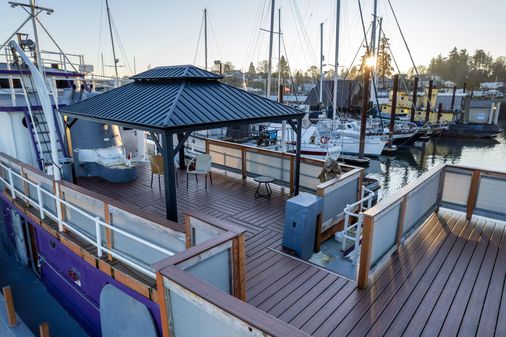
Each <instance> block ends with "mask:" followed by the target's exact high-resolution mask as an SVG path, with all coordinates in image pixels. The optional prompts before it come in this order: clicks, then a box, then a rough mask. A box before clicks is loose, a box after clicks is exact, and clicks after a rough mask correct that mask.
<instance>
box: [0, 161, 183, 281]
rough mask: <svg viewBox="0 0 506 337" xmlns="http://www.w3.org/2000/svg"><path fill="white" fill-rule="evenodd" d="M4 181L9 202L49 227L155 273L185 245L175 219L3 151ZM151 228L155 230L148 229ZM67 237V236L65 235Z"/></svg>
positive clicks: (1, 171) (1, 172)
mask: <svg viewBox="0 0 506 337" xmlns="http://www.w3.org/2000/svg"><path fill="white" fill-rule="evenodd" d="M0 181H1V182H2V183H3V184H4V187H5V188H6V192H7V191H8V195H10V198H11V201H12V202H15V201H16V200H17V199H20V200H22V201H23V203H24V205H23V207H24V208H26V209H27V210H28V209H33V210H35V214H33V213H32V212H27V214H32V215H33V216H37V217H38V219H37V221H38V222H39V224H40V225H41V226H43V227H44V228H45V229H47V230H48V231H52V230H53V229H52V228H50V226H47V225H46V223H47V221H46V220H48V219H50V220H53V221H54V222H55V223H56V224H57V225H58V228H57V230H56V232H54V233H53V234H54V235H59V234H60V233H66V232H67V231H68V232H71V233H72V234H74V235H75V236H76V237H78V238H79V239H80V240H82V241H84V242H86V243H87V244H91V245H93V246H94V247H95V248H96V257H97V258H98V259H100V258H102V256H103V255H107V256H106V258H107V259H108V260H109V261H112V260H113V259H117V260H119V261H121V262H123V263H125V264H126V265H128V266H130V267H132V268H134V269H136V270H137V271H139V272H141V273H143V274H145V275H147V276H149V277H152V278H154V277H155V272H154V271H153V270H151V269H150V268H149V267H150V265H151V264H152V263H154V262H155V261H159V260H160V259H162V258H164V257H166V256H171V255H174V254H175V253H177V252H179V251H181V250H183V249H184V248H185V236H184V233H182V228H181V226H180V225H178V224H176V223H172V222H170V221H167V220H164V219H161V218H157V217H154V216H152V215H150V214H148V213H146V212H143V211H141V210H138V209H136V208H132V207H129V206H126V205H124V204H122V203H119V202H117V201H115V200H112V199H110V198H106V197H104V196H102V195H100V194H97V193H94V192H91V191H88V190H86V189H84V188H82V187H79V186H76V185H73V184H70V183H67V182H64V181H55V180H54V179H53V178H52V177H50V176H48V175H46V174H45V173H43V172H41V171H39V170H37V169H36V168H34V167H32V166H30V165H27V164H24V163H22V162H20V161H18V160H16V159H15V158H12V157H10V156H8V155H5V154H0ZM149 229H152V231H150V230H149ZM61 239H62V240H64V238H61Z"/></svg>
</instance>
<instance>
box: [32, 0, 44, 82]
mask: <svg viewBox="0 0 506 337" xmlns="http://www.w3.org/2000/svg"><path fill="white" fill-rule="evenodd" d="M36 9H37V7H36V5H35V0H31V1H30V17H31V19H32V26H33V37H34V39H35V48H36V53H37V55H35V61H36V62H37V68H38V69H39V72H40V74H41V76H42V78H44V65H43V64H42V55H41V54H40V46H39V33H38V31H37V12H36Z"/></svg>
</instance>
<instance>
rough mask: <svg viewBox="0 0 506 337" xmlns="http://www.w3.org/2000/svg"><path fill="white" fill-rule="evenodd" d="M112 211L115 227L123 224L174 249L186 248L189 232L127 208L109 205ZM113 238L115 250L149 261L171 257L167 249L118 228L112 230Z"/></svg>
mask: <svg viewBox="0 0 506 337" xmlns="http://www.w3.org/2000/svg"><path fill="white" fill-rule="evenodd" d="M109 212H110V214H111V226H112V227H116V228H119V229H121V230H123V231H125V232H127V233H128V234H130V235H133V236H134V237H135V238H139V239H142V240H145V241H147V242H150V243H152V244H155V245H157V246H158V247H161V248H164V249H166V250H168V251H171V252H174V253H175V252H180V251H182V250H184V249H185V235H184V234H183V233H179V232H176V231H174V230H173V229H171V228H168V227H165V226H162V225H160V224H157V223H154V222H152V221H149V220H146V219H144V218H141V217H140V216H137V215H134V214H132V213H128V212H125V211H123V210H122V209H120V208H117V207H114V206H109ZM103 237H104V236H103ZM111 242H112V248H113V250H114V251H117V252H120V253H121V254H123V255H127V256H130V257H133V258H135V259H137V260H139V261H142V262H144V263H146V264H148V265H151V264H153V263H155V262H157V261H160V260H162V259H164V258H166V257H168V255H167V254H166V253H164V252H161V251H159V250H158V249H155V248H153V247H149V246H148V245H146V244H144V243H142V242H139V241H136V240H134V239H132V238H130V237H128V236H125V235H124V234H122V233H119V232H116V231H114V230H111Z"/></svg>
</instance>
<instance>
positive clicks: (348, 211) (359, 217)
mask: <svg viewBox="0 0 506 337" xmlns="http://www.w3.org/2000/svg"><path fill="white" fill-rule="evenodd" d="M366 193H367V196H366V195H365V194H366ZM373 197H374V192H373V191H371V190H370V189H368V188H366V187H365V186H363V187H362V198H361V199H360V200H359V201H357V202H354V203H353V204H347V205H346V207H345V208H344V228H343V234H342V250H343V252H344V251H345V250H346V243H347V240H351V241H354V244H353V245H354V247H353V257H352V262H353V264H354V265H356V264H357V262H358V258H359V256H360V255H359V248H360V237H361V236H362V224H363V223H364V213H363V212H364V211H366V210H368V209H369V208H371V206H372V199H373ZM365 202H367V207H364V203H365ZM357 207H358V209H359V210H360V213H358V214H357V213H355V210H356V209H357ZM351 218H354V219H356V221H355V223H353V224H351ZM352 230H355V235H351V234H348V233H349V232H350V231H352Z"/></svg>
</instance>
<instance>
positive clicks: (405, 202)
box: [395, 194, 408, 248]
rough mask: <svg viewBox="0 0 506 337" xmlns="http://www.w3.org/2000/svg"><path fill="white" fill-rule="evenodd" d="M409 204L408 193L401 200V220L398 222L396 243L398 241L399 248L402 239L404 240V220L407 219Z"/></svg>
mask: <svg viewBox="0 0 506 337" xmlns="http://www.w3.org/2000/svg"><path fill="white" fill-rule="evenodd" d="M407 205H408V195H407V194H406V195H405V196H404V198H402V201H401V209H400V211H399V212H400V214H399V222H398V223H397V235H396V239H395V241H396V243H397V248H399V247H400V246H401V241H402V234H403V232H404V221H405V219H406V207H407Z"/></svg>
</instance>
